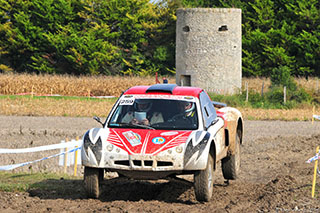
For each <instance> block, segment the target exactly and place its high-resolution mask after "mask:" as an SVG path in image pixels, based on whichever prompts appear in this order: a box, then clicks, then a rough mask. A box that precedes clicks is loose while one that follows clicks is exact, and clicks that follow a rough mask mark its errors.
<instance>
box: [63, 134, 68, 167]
mask: <svg viewBox="0 0 320 213" xmlns="http://www.w3.org/2000/svg"><path fill="white" fill-rule="evenodd" d="M66 143H68V138H66ZM64 151H65V152H66V153H65V154H64V173H67V166H68V165H67V164H68V153H67V151H68V148H67V147H66V148H65V149H64Z"/></svg>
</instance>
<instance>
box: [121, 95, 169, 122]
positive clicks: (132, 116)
mask: <svg viewBox="0 0 320 213" xmlns="http://www.w3.org/2000/svg"><path fill="white" fill-rule="evenodd" d="M133 106H134V111H129V112H127V114H126V115H125V116H124V117H123V118H122V122H123V123H131V124H142V125H147V126H150V125H151V124H155V123H160V122H163V116H162V113H161V112H152V111H151V108H152V102H151V100H147V99H136V100H135V102H134V104H133ZM138 113H139V114H140V115H141V116H142V117H143V114H144V118H142V119H141V120H138V117H137V114H138Z"/></svg>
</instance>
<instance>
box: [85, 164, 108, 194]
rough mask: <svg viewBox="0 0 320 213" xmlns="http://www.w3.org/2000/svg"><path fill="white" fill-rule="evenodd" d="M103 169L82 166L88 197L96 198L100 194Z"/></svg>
mask: <svg viewBox="0 0 320 213" xmlns="http://www.w3.org/2000/svg"><path fill="white" fill-rule="evenodd" d="M103 175H104V170H103V169H99V168H92V167H84V186H85V190H86V193H87V196H88V197H89V198H98V197H99V194H100V190H99V188H100V181H102V180H103Z"/></svg>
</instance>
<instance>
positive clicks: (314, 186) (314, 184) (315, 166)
mask: <svg viewBox="0 0 320 213" xmlns="http://www.w3.org/2000/svg"><path fill="white" fill-rule="evenodd" d="M318 153H319V146H317V153H316V154H318ZM317 170H318V160H316V161H315V163H314V171H313V181H312V193H311V196H312V198H314V192H315V189H316V182H317Z"/></svg>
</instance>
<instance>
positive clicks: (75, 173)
mask: <svg viewBox="0 0 320 213" xmlns="http://www.w3.org/2000/svg"><path fill="white" fill-rule="evenodd" d="M76 140H77V141H78V140H79V137H78V136H77V137H76ZM76 148H78V146H76ZM77 167H78V150H76V151H75V153H74V169H73V176H77Z"/></svg>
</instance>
